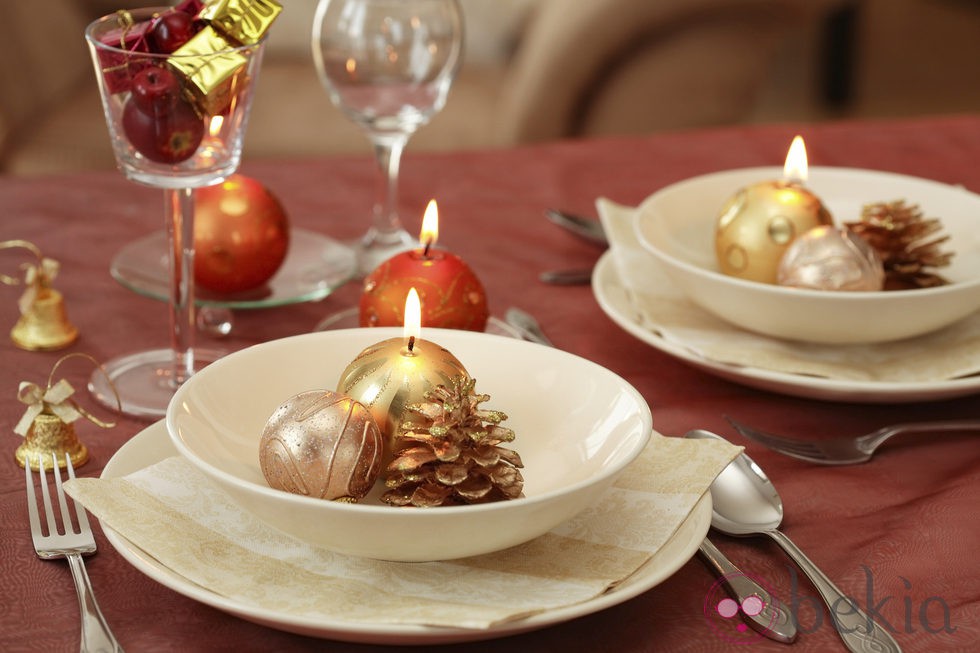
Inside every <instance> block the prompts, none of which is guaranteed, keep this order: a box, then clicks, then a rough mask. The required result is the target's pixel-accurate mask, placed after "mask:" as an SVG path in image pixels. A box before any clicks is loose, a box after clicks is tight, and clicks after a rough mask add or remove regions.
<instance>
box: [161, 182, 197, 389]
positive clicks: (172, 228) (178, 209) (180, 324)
mask: <svg viewBox="0 0 980 653" xmlns="http://www.w3.org/2000/svg"><path fill="white" fill-rule="evenodd" d="M165 193H166V210H167V218H168V219H167V241H168V244H169V250H170V257H169V258H170V346H171V348H172V349H173V364H172V370H171V377H170V384H171V385H172V386H173V387H174V388H177V387H179V386H180V385H181V384H182V383H184V381H186V380H187V379H189V378H190V377H191V375H192V374H194V329H195V327H196V318H195V315H194V189H192V188H175V189H168V190H167V191H165Z"/></svg>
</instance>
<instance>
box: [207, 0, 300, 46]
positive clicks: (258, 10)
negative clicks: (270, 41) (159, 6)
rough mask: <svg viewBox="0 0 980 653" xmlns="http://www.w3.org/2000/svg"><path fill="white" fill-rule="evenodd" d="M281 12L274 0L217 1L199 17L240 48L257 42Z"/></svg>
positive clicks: (209, 5) (210, 4)
mask: <svg viewBox="0 0 980 653" xmlns="http://www.w3.org/2000/svg"><path fill="white" fill-rule="evenodd" d="M280 12H282V6H280V5H279V3H277V2H273V0H217V1H216V2H211V3H209V4H208V5H207V6H206V7H204V9H202V10H201V13H200V14H199V15H198V18H201V19H203V20H206V21H208V22H209V23H210V24H211V26H212V27H214V28H215V29H217V30H218V31H219V32H221V33H222V34H224V35H225V36H227V37H228V38H230V39H232V40H233V41H236V42H238V43H241V44H242V45H254V44H256V43H258V42H259V41H260V40H261V39H262V37H263V36H265V33H266V32H267V31H268V30H269V26H270V25H271V24H272V22H273V21H274V20H275V19H276V17H278V16H279V14H280Z"/></svg>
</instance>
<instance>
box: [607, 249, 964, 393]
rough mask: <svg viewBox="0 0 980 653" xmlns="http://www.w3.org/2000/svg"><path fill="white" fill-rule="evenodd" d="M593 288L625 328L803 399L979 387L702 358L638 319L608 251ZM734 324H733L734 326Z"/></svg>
mask: <svg viewBox="0 0 980 653" xmlns="http://www.w3.org/2000/svg"><path fill="white" fill-rule="evenodd" d="M592 292H593V294H594V295H595V297H596V301H597V302H598V303H599V306H600V307H601V308H602V310H603V312H605V314H606V315H608V316H609V318H610V319H611V320H612V321H613V322H615V323H616V324H617V325H618V326H619V327H620V328H622V329H623V330H624V331H626V332H627V333H629V334H631V335H633V336H634V337H636V338H638V339H639V340H641V341H643V342H645V343H646V344H648V345H650V346H651V347H654V348H655V349H659V350H660V351H662V352H664V353H665V354H668V355H670V356H673V357H674V358H677V359H679V360H682V361H684V362H685V363H688V364H690V365H693V366H694V367H697V368H698V369H701V370H704V371H705V372H708V373H710V374H714V375H715V376H719V377H721V378H723V379H727V380H729V381H734V382H736V383H741V384H742V385H747V386H750V387H753V388H759V389H762V390H768V391H770V392H778V393H782V394H787V395H792V396H796V397H805V398H807V399H823V400H828V401H847V402H860V403H900V402H912V401H916V402H921V401H938V400H941V399H953V398H956V397H964V396H968V395H971V394H974V393H977V392H980V375H974V376H968V377H965V378H962V379H951V380H948V381H930V382H928V383H925V382H923V383H910V382H888V381H844V380H837V379H827V378H820V377H816V376H808V375H804V374H791V373H787V372H776V371H772V370H766V369H762V368H757V367H741V366H737V365H731V364H728V363H722V362H719V361H714V360H711V359H708V358H705V357H703V356H701V355H700V354H698V353H697V352H695V351H694V350H692V349H688V348H686V347H684V346H683V345H682V344H678V343H676V342H671V341H668V340H666V339H665V338H663V337H662V336H661V335H659V334H657V333H655V332H653V331H651V330H650V329H647V328H646V327H644V326H643V325H642V324H641V323H640V322H639V321H638V320H637V317H636V311H635V310H634V309H633V307H632V306H631V305H630V301H629V296H628V294H627V290H626V287H625V285H624V284H623V282H622V280H621V279H620V277H619V273H618V272H617V270H616V266H615V261H613V258H612V253H611V252H608V251H607V252H605V253H604V254H603V255H602V257H601V258H600V259H599V262H598V263H597V264H596V266H595V270H594V271H593V273H592ZM735 329H736V327H734V326H733V327H732V330H733V331H734V330H735Z"/></svg>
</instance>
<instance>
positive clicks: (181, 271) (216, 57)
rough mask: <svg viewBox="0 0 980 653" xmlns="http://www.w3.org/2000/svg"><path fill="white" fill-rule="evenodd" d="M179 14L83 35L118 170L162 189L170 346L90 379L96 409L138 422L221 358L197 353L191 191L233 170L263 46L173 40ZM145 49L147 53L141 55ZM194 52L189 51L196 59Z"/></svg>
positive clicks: (135, 13) (104, 24)
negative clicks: (115, 410)
mask: <svg viewBox="0 0 980 653" xmlns="http://www.w3.org/2000/svg"><path fill="white" fill-rule="evenodd" d="M175 11H179V10H177V9H173V8H170V7H151V8H145V9H134V10H131V11H120V12H116V13H114V14H110V15H108V16H104V17H102V18H100V19H98V20H96V21H94V22H93V23H91V24H90V25H89V26H88V27H87V28H86V29H85V40H86V41H87V43H88V46H89V51H90V53H91V55H92V63H93V65H94V66H95V76H96V78H97V80H98V84H99V90H100V92H101V96H102V108H103V110H104V112H105V118H106V124H107V126H108V129H109V137H110V140H111V142H112V149H113V152H114V154H115V157H116V165H117V167H118V168H119V169H120V170H121V171H122V173H123V174H124V175H125V176H126V177H127V178H128V179H130V180H132V181H135V182H138V183H142V184H146V185H149V186H153V187H156V188H161V189H163V190H164V200H165V201H164V207H165V221H166V231H167V241H168V247H167V250H168V256H169V267H170V301H169V307H170V331H171V337H170V348H168V349H153V350H149V351H141V352H137V353H134V354H130V355H127V356H123V357H120V358H116V359H113V360H111V361H109V362H107V363H106V364H105V368H106V371H107V374H106V375H104V376H96V375H94V374H93V376H92V378H91V379H90V380H89V390H90V391H91V392H92V394H93V395H94V396H95V397H96V399H98V400H99V401H100V402H101V403H103V404H105V405H107V406H112V407H115V396H116V393H118V395H119V399H120V403H121V406H122V412H124V413H126V414H129V415H134V416H139V417H154V418H155V417H160V416H163V415H165V414H166V410H167V405H168V404H169V402H170V399H171V397H172V396H173V393H174V391H175V390H176V389H177V387H178V386H180V384H182V383H183V382H184V381H186V380H187V379H188V378H189V377H190V376H191V375H192V374H194V372H195V371H196V370H197V369H200V368H201V367H203V366H204V365H206V364H207V363H208V362H211V361H213V360H214V359H215V358H217V357H219V356H220V355H221V352H216V351H208V350H200V349H195V347H194V330H195V326H196V318H195V304H194V189H195V188H199V187H202V186H209V185H212V184H217V183H220V182H221V181H223V180H224V179H225V178H227V177H228V176H229V175H231V174H232V173H234V172H235V170H236V169H237V168H238V165H239V162H240V160H241V153H242V141H243V138H244V135H245V125H246V122H247V120H248V114H249V108H250V106H251V101H252V94H253V91H254V89H255V84H256V82H257V80H258V72H259V67H260V64H261V61H262V52H263V48H264V39H263V40H259V41H258V43H256V44H254V45H237V44H232V42H230V41H228V40H226V39H225V38H224V37H223V36H221V35H220V33H219V32H217V31H216V30H214V28H212V27H210V26H206V27H204V28H203V29H202V30H201V32H200V33H197V34H194V36H193V38H194V41H193V43H190V42H188V43H187V45H186V47H179V45H180V43H181V42H182V39H183V40H186V37H188V36H189V35H191V34H193V32H189V33H185V34H183V35H182V34H180V31H181V29H182V27H181V25H184V28H186V29H191V30H193V29H195V28H188V27H187V24H188V21H186V20H185V19H182V20H169V19H167V20H168V22H169V23H173V25H174V26H173V27H171V28H169V29H168V30H167V33H166V34H165V35H164V36H166V37H167V38H169V39H170V41H169V42H167V43H165V44H164V43H163V41H164V36H159V34H160V32H159V31H156V30H157V24H158V22H159V21H161V20H164V19H163V17H164V16H165V15H169V14H172V13H173V12H175ZM150 44H153V46H154V47H153V49H154V50H155V51H160V50H163V51H167V52H170V54H162V53H158V52H148V51H145V50H148V49H150V48H149V45H150ZM193 52H196V54H194V53H193Z"/></svg>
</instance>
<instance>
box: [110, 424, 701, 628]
mask: <svg viewBox="0 0 980 653" xmlns="http://www.w3.org/2000/svg"><path fill="white" fill-rule="evenodd" d="M174 455H177V450H176V449H175V448H174V446H173V444H171V441H170V438H169V437H168V436H167V427H166V425H165V424H164V422H163V421H162V420H161V421H159V422H156V423H155V424H153V425H151V426H149V427H147V428H146V429H145V430H143V431H142V432H140V433H138V434H137V435H136V436H135V437H133V438H132V439H131V440H129V442H127V443H126V444H124V445H123V446H122V447H120V448H119V451H117V452H116V454H115V455H114V456H113V457H112V458H111V459H110V460H109V462H108V463H107V464H106V466H105V469H104V470H103V471H102V478H118V477H121V476H125V475H127V474H131V473H133V472H135V471H137V470H140V469H143V468H144V467H147V466H149V465H152V464H154V463H156V462H159V461H161V460H163V459H165V458H167V457H170V456H174ZM710 525H711V495H710V494H708V493H707V492H706V493H705V495H704V496H703V497H702V498H701V500H700V501H699V502H698V503H697V504H696V505H695V506H694V509H693V510H692V511H691V514H690V515H688V517H687V519H685V520H684V522H682V523H681V525H680V526H679V527H678V529H677V531H676V532H675V533H674V535H673V536H672V537H671V538H670V539H669V540H667V542H666V543H665V544H664V546H663V547H662V548H661V549H660V550H659V551H657V552H656V553H655V554H654V555H653V556H652V557H651V558H650V560H648V561H647V562H646V563H645V564H644V565H643V566H642V567H640V569H639V570H637V572H636V573H635V574H633V575H632V576H630V577H629V578H628V579H626V580H625V581H624V582H622V583H621V584H619V585H617V586H616V587H614V588H613V589H611V590H609V591H608V592H606V593H605V594H603V595H602V596H598V597H596V598H594V599H590V600H588V601H584V602H582V603H579V604H577V605H572V606H568V607H565V608H561V609H557V610H551V611H548V612H544V613H541V614H537V615H533V616H531V617H528V618H526V619H522V620H518V621H513V622H508V623H503V624H500V625H497V626H492V627H490V628H488V629H485V630H480V629H466V628H435V627H428V626H417V625H404V624H391V625H384V624H364V623H357V622H349V621H342V620H334V621H324V620H322V619H311V618H303V617H299V616H296V615H293V614H289V613H284V612H280V611H276V610H272V609H267V608H264V607H263V606H261V605H253V604H246V603H242V602H240V601H236V600H234V599H229V598H227V597H225V596H221V595H219V594H216V593H214V592H212V591H210V590H209V589H207V588H206V587H201V586H200V585H197V584H195V583H192V582H191V581H189V580H187V579H186V578H184V577H182V576H180V575H179V574H177V573H175V572H173V571H172V570H170V569H168V568H166V567H164V566H163V565H161V564H160V563H159V562H157V561H156V560H155V559H154V558H152V557H151V556H149V555H148V554H147V553H146V552H144V551H143V550H142V549H140V548H138V547H137V546H135V545H134V544H132V543H131V542H130V541H129V540H127V539H126V538H124V537H122V536H121V535H119V533H117V532H116V531H114V530H112V529H111V528H109V527H108V526H106V525H105V524H103V526H102V530H103V531H104V532H105V535H106V539H108V540H109V543H110V544H111V545H112V546H113V547H114V548H115V549H116V550H117V551H118V552H119V554H120V555H121V556H122V557H123V558H124V559H125V560H126V561H128V562H129V563H130V564H131V565H133V566H134V567H136V569H138V570H139V571H141V572H142V573H144V574H146V575H147V576H149V577H150V578H152V579H153V580H155V581H157V582H158V583H160V584H161V585H164V586H166V587H169V588H170V589H172V590H174V591H175V592H177V593H178V594H182V595H184V596H186V597H188V598H191V599H194V600H195V601H200V602H201V603H204V604H206V605H209V606H212V607H214V608H217V609H219V610H223V611H225V612H228V613H230V614H233V615H235V616H237V617H241V618H242V619H245V620H247V621H251V622H254V623H258V624H262V625H265V626H269V627H272V628H276V629H279V630H284V631H288V632H292V633H298V634H301V635H307V636H311V637H322V638H328V639H336V640H342V641H348V642H359V643H369V644H446V643H454V642H468V641H477V640H484V639H493V638H497V637H504V636H506V635H514V634H517V633H522V632H527V631H531V630H537V629H540V628H544V627H546V626H551V625H554V624H559V623H562V622H565V621H569V620H571V619H575V618H576V617H581V616H584V615H588V614H592V613H593V612H597V611H599V610H603V609H605V608H608V607H612V606H614V605H618V604H619V603H622V602H623V601H626V600H628V599H631V598H633V597H635V596H637V595H639V594H642V593H643V592H645V591H647V590H649V589H650V588H652V587H654V586H656V585H658V584H659V583H661V582H663V581H664V580H666V579H667V578H669V577H670V576H671V575H672V574H673V573H674V572H676V571H677V570H678V569H680V568H681V567H682V566H683V565H684V563H686V562H687V561H688V560H690V559H691V557H692V556H693V555H694V554H695V552H696V551H697V549H698V545H699V544H700V543H701V541H702V540H703V539H704V536H705V535H706V534H707V532H708V527H709V526H710Z"/></svg>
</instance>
